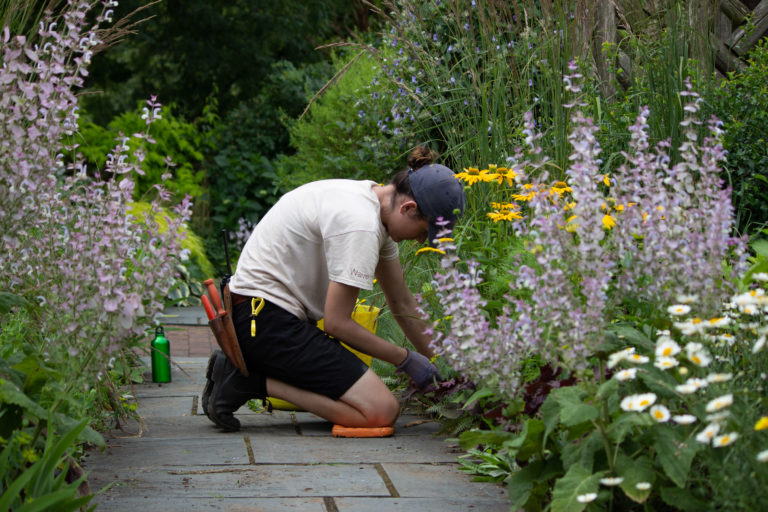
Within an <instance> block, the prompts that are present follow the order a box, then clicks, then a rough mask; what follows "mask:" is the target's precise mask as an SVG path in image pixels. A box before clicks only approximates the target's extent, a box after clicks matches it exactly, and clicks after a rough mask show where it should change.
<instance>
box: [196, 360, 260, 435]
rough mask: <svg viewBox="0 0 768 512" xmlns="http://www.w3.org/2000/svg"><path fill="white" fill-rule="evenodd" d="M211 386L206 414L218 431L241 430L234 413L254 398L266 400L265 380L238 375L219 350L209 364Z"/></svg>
mask: <svg viewBox="0 0 768 512" xmlns="http://www.w3.org/2000/svg"><path fill="white" fill-rule="evenodd" d="M206 377H207V382H206V384H205V389H204V390H203V411H205V414H206V415H207V416H208V418H209V419H210V420H211V421H212V422H214V423H215V424H216V425H217V426H218V427H220V428H222V429H224V430H226V431H236V430H240V421H238V419H237V418H235V417H234V415H233V413H234V412H235V411H237V410H238V409H239V408H240V407H242V406H243V405H245V403H246V402H248V400H251V399H252V398H260V399H265V398H266V395H267V393H266V383H265V379H264V378H263V377H259V376H258V375H256V374H255V373H253V372H251V374H250V375H249V376H248V377H243V375H242V374H241V373H240V371H238V370H237V369H236V368H235V367H234V366H233V365H232V363H230V362H229V359H227V356H225V355H224V353H223V352H221V351H220V350H217V351H216V352H214V354H213V355H212V356H211V358H210V359H209V360H208V368H207V370H206Z"/></svg>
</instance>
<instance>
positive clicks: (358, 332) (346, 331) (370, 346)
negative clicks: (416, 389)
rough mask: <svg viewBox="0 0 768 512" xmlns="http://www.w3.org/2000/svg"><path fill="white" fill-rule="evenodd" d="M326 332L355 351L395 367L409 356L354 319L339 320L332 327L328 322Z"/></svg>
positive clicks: (400, 348)
mask: <svg viewBox="0 0 768 512" xmlns="http://www.w3.org/2000/svg"><path fill="white" fill-rule="evenodd" d="M325 331H326V332H327V333H328V334H330V335H331V336H333V337H334V338H336V339H339V340H341V341H343V342H344V343H346V344H347V345H349V346H350V347H352V348H354V349H355V350H359V351H360V352H363V353H365V354H368V355H370V356H372V357H375V358H376V359H379V360H381V361H386V362H388V363H391V364H394V365H398V364H400V363H401V362H403V360H404V359H405V357H406V356H407V351H406V350H405V348H403V347H399V346H397V345H394V344H392V343H390V342H388V341H387V340H385V339H384V338H382V337H380V336H377V335H376V334H374V333H372V332H371V331H369V330H368V329H366V328H365V327H363V326H362V325H360V324H358V323H357V322H355V321H354V320H353V319H352V318H345V319H339V320H338V321H336V322H333V323H331V324H330V325H329V324H328V323H327V320H326V324H325Z"/></svg>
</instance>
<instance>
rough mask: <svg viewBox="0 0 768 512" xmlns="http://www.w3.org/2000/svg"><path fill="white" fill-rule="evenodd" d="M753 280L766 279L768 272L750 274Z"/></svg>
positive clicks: (767, 279) (767, 278)
mask: <svg viewBox="0 0 768 512" xmlns="http://www.w3.org/2000/svg"><path fill="white" fill-rule="evenodd" d="M752 280H753V281H768V272H757V273H755V274H752Z"/></svg>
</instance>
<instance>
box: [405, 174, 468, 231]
mask: <svg viewBox="0 0 768 512" xmlns="http://www.w3.org/2000/svg"><path fill="white" fill-rule="evenodd" d="M408 180H409V182H410V184H411V191H412V192H413V198H414V199H415V200H416V204H417V205H419V209H420V210H421V211H422V213H424V215H426V216H427V218H428V219H429V231H428V238H427V241H428V242H429V245H432V246H434V245H435V242H434V241H435V239H436V238H437V234H438V233H439V232H440V231H442V230H443V229H453V226H454V224H455V223H456V220H457V218H458V215H461V214H462V213H464V205H465V204H466V198H465V197H464V187H463V186H462V185H461V183H460V182H459V180H458V179H457V178H456V175H455V174H454V173H453V171H452V170H450V169H449V168H448V167H446V166H444V165H439V164H430V165H425V166H424V167H420V168H418V169H415V170H414V169H411V170H410V171H408ZM456 210H458V215H457V214H456V213H455V211H456ZM439 218H442V219H443V220H444V221H448V223H449V224H448V225H447V226H438V225H437V221H438V219H439Z"/></svg>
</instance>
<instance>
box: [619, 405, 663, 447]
mask: <svg viewBox="0 0 768 512" xmlns="http://www.w3.org/2000/svg"><path fill="white" fill-rule="evenodd" d="M654 424H655V422H654V421H653V418H651V415H650V414H646V413H642V412H623V413H621V415H620V416H619V417H618V418H616V420H614V421H613V423H611V424H610V425H609V426H608V439H610V440H611V442H612V443H616V444H619V443H621V442H622V441H624V438H625V437H627V434H628V433H629V432H631V431H632V429H634V428H635V427H650V426H653V425H654Z"/></svg>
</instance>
